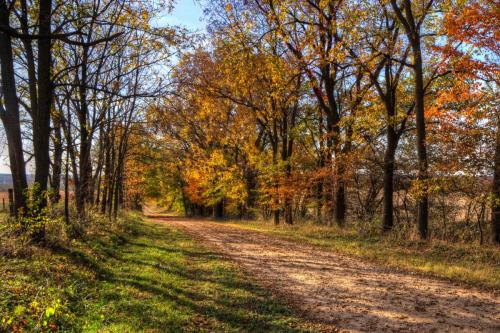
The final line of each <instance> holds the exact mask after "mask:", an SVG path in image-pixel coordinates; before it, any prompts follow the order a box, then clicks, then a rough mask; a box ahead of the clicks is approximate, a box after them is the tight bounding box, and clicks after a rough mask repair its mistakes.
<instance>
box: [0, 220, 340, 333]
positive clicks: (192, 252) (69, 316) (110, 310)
mask: <svg viewBox="0 0 500 333" xmlns="http://www.w3.org/2000/svg"><path fill="white" fill-rule="evenodd" d="M122 223H123V224H122V226H120V227H119V228H118V227H116V226H110V227H102V226H101V227H100V228H99V230H96V231H95V232H94V233H93V234H91V235H89V236H87V237H86V240H81V241H75V240H73V241H71V242H68V244H63V245H61V244H60V245H57V246H52V247H51V248H47V247H38V246H35V245H33V244H29V243H24V244H20V245H19V244H18V245H19V248H16V251H14V250H12V248H7V249H4V250H3V252H0V321H1V322H0V332H55V331H60V332H82V331H83V332H321V331H332V329H331V328H327V327H324V326H322V325H320V324H317V323H314V322H310V321H307V320H305V319H300V318H299V317H297V316H296V315H295V314H294V313H293V312H292V311H291V310H289V309H288V308H287V307H286V306H284V305H282V304H280V303H279V302H278V301H276V300H274V299H273V298H272V297H271V296H270V295H269V294H268V293H267V292H265V291H264V290H262V289H260V288H259V287H257V286H256V285H255V284H254V283H253V282H251V281H249V280H248V279H247V278H246V277H245V276H244V275H243V274H242V273H241V272H240V271H239V270H238V269H237V267H236V266H234V264H232V263H230V262H229V261H228V260H226V259H224V258H222V257H220V256H218V255H217V254H215V253H213V252H212V251H210V250H208V249H206V248H204V247H202V246H200V245H197V244H196V243H195V242H194V241H193V240H192V239H191V238H189V237H188V236H187V235H186V234H184V233H182V232H180V231H178V230H176V229H173V228H171V227H168V226H166V225H162V224H159V223H153V222H147V221H143V220H142V218H141V217H140V216H139V215H130V214H129V215H127V216H126V217H125V218H124V219H123V221H122ZM119 230H123V231H119ZM2 231H5V230H4V229H2V225H1V223H0V236H1V235H2ZM2 241H4V240H2ZM18 241H19V242H20V240H18ZM3 246H4V244H3V243H2V245H0V248H2V247H3ZM6 246H7V245H6ZM21 246H22V247H21ZM7 247H8V246H7Z"/></svg>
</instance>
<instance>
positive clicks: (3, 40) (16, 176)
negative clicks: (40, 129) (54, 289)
mask: <svg viewBox="0 0 500 333" xmlns="http://www.w3.org/2000/svg"><path fill="white" fill-rule="evenodd" d="M0 24H2V25H4V26H9V15H8V11H7V4H6V2H5V0H0ZM0 45H1V47H0V66H1V72H0V73H1V76H2V78H1V79H2V92H3V101H4V103H5V107H4V105H3V104H2V102H1V101H0V118H1V120H2V123H3V126H4V128H5V133H6V135H7V143H8V147H9V162H10V169H11V173H12V181H13V187H14V213H15V214H16V215H17V214H18V212H19V210H25V209H26V197H25V191H26V189H27V188H28V183H27V181H26V169H25V164H24V156H23V143H22V140H21V125H20V121H19V104H18V99H17V95H16V81H15V74H14V60H13V53H12V42H11V38H10V36H9V35H7V34H6V33H3V32H0Z"/></svg>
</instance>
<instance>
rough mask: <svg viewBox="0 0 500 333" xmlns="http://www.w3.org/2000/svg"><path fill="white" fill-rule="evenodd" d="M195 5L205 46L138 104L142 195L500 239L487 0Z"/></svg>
mask: <svg viewBox="0 0 500 333" xmlns="http://www.w3.org/2000/svg"><path fill="white" fill-rule="evenodd" d="M206 13H207V14H208V15H209V19H208V20H209V28H208V30H209V34H208V36H207V37H206V41H205V45H204V46H200V47H195V49H194V50H192V51H186V52H184V54H183V56H182V58H181V60H180V61H179V63H178V64H177V66H176V67H175V68H174V75H173V82H174V85H173V86H174V93H173V94H171V95H169V96H164V97H163V98H160V99H157V100H155V102H154V103H152V104H149V105H148V109H147V110H146V117H147V119H148V122H149V123H152V124H153V128H154V129H153V130H150V131H148V130H147V126H146V132H148V133H149V136H147V139H146V140H142V143H140V144H141V145H142V148H141V151H142V152H145V151H148V152H149V153H148V154H149V159H148V163H142V166H143V168H145V170H146V172H144V173H142V174H141V175H140V176H139V179H134V180H133V181H134V182H137V181H139V183H140V184H142V187H141V191H142V193H141V196H142V197H143V198H147V197H153V198H156V199H158V200H161V201H162V202H164V203H165V204H168V205H169V206H170V207H176V209H178V210H179V211H184V212H185V213H186V214H188V215H210V214H212V215H213V216H214V217H218V218H222V217H224V216H225V217H239V218H264V219H269V218H272V219H273V220H274V223H275V224H279V223H281V219H283V221H284V223H286V224H292V223H294V221H316V222H317V223H320V224H326V225H330V224H332V223H335V224H337V225H339V226H344V225H346V224H351V225H357V226H358V227H359V228H360V229H361V230H365V231H368V230H372V229H373V228H380V229H381V230H383V231H385V232H391V230H393V229H395V228H396V229H397V233H402V234H404V235H406V236H409V235H411V234H412V233H413V230H414V231H415V232H416V233H417V234H418V236H419V237H420V238H421V239H428V238H429V237H432V238H437V239H443V240H452V241H465V242H476V241H477V242H480V243H481V244H482V243H483V242H489V241H490V240H491V239H498V231H497V227H495V226H496V225H497V224H496V223H497V222H495V221H496V218H495V216H496V215H495V211H496V208H495V207H497V206H496V201H497V198H496V196H497V195H496V194H495V193H497V191H498V189H497V187H498V184H497V182H496V181H495V180H494V179H497V178H498V177H497V178H495V177H494V175H495V171H494V170H496V169H495V168H496V164H495V163H496V162H495V156H496V155H495V151H496V150H497V149H498V148H497V143H496V136H497V133H498V126H497V118H498V110H497V109H498V86H497V84H498V31H497V30H498V29H496V27H495V22H496V21H497V20H498V10H496V9H495V4H494V3H492V2H487V1H472V2H470V1H469V2H460V1H435V0H430V1H418V2H412V1H257V0H256V1H229V2H228V1H218V2H210V4H207V8H206ZM206 45H209V47H207V46H206ZM138 140H139V141H141V139H140V138H138ZM151 161H155V162H154V163H151ZM139 164H141V163H140V162H139ZM133 165H134V167H137V165H136V164H133ZM130 181H132V180H130ZM134 184H136V183H134ZM406 236H405V237H406ZM495 242H496V241H495Z"/></svg>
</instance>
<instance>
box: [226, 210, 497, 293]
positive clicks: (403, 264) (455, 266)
mask: <svg viewBox="0 0 500 333" xmlns="http://www.w3.org/2000/svg"><path fill="white" fill-rule="evenodd" d="M222 223H226V224H227V225H230V226H234V227H237V228H243V229H248V230H254V231H261V232H265V233H268V234H272V235H276V236H279V237H281V238H284V239H288V240H293V241H297V242H300V243H303V244H312V245H318V246H321V247H323V248H326V249H329V250H332V251H335V252H338V253H342V254H347V255H351V256H354V257H357V258H361V259H364V260H368V261H372V262H375V263H378V264H383V265H387V266H390V267H393V268H398V269H405V270H409V271H415V272H420V273H425V274H428V275H430V276H435V277H440V278H445V279H448V280H450V281H453V282H459V283H463V284H467V285H470V286H476V287H481V288H486V289H492V290H500V248H499V247H497V246H495V245H481V246H480V245H478V244H471V245H468V244H452V243H446V242H442V241H435V240H433V241H429V242H424V241H420V240H412V239H401V238H400V237H395V236H394V235H390V234H389V235H382V234H377V233H372V234H368V233H365V234H362V233H360V232H359V231H358V230H356V229H355V228H352V227H345V228H339V227H337V226H332V227H328V226H319V225H315V224H311V223H301V224H296V225H292V226H288V225H278V226H274V224H272V223H269V222H265V221H240V220H230V221H225V222H222Z"/></svg>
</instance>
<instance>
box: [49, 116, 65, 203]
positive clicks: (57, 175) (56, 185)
mask: <svg viewBox="0 0 500 333" xmlns="http://www.w3.org/2000/svg"><path fill="white" fill-rule="evenodd" d="M53 137H54V158H53V162H52V178H51V184H50V187H51V190H52V195H51V203H53V204H55V203H58V202H59V200H60V199H61V194H60V189H61V172H62V155H63V146H62V135H61V122H60V120H59V119H58V117H54V136H53Z"/></svg>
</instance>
